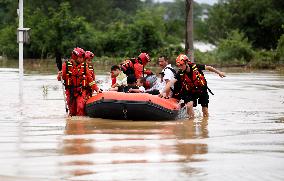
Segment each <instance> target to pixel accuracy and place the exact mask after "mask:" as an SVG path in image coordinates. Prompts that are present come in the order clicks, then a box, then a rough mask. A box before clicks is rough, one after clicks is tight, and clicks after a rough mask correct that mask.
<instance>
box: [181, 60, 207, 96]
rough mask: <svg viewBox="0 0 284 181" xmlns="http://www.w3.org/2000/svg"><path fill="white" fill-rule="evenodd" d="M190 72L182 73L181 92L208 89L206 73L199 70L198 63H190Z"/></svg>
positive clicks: (196, 91) (200, 91) (195, 91)
mask: <svg viewBox="0 0 284 181" xmlns="http://www.w3.org/2000/svg"><path fill="white" fill-rule="evenodd" d="M189 68H190V72H182V73H180V78H181V80H180V81H181V82H180V83H181V85H180V88H181V90H180V92H182V91H186V92H189V93H202V92H203V91H206V89H207V81H206V79H205V77H204V75H203V74H202V73H201V72H200V71H199V70H198V68H197V66H196V64H192V65H189Z"/></svg>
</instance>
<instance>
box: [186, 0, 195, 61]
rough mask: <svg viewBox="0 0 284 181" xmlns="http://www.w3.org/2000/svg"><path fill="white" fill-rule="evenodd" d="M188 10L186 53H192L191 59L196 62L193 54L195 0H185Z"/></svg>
mask: <svg viewBox="0 0 284 181" xmlns="http://www.w3.org/2000/svg"><path fill="white" fill-rule="evenodd" d="M185 7H186V9H185V11H186V20H185V22H186V26H185V27H186V33H185V54H187V55H191V60H192V61H193V62H194V56H193V0H186V1H185Z"/></svg>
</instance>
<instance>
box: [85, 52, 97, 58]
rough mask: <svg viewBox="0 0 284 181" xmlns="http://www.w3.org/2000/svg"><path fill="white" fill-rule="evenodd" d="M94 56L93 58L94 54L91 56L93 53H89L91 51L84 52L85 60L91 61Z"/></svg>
mask: <svg viewBox="0 0 284 181" xmlns="http://www.w3.org/2000/svg"><path fill="white" fill-rule="evenodd" d="M94 56H95V54H93V52H91V51H86V52H85V59H91V60H92V59H93V58H94Z"/></svg>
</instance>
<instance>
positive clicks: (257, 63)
mask: <svg viewBox="0 0 284 181" xmlns="http://www.w3.org/2000/svg"><path fill="white" fill-rule="evenodd" d="M277 63H278V62H277V59H276V53H275V52H274V51H267V50H260V51H255V52H254V57H253V60H252V61H251V62H250V63H249V64H248V65H249V66H250V67H253V68H262V69H264V68H275V67H276V65H277Z"/></svg>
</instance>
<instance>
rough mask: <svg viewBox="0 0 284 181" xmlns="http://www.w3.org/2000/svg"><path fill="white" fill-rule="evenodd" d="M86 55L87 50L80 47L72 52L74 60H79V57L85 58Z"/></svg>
mask: <svg viewBox="0 0 284 181" xmlns="http://www.w3.org/2000/svg"><path fill="white" fill-rule="evenodd" d="M84 56H85V51H84V50H83V49H82V48H79V47H76V48H74V49H73V51H72V53H71V58H72V59H73V60H77V59H78V58H79V57H80V58H84Z"/></svg>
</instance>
